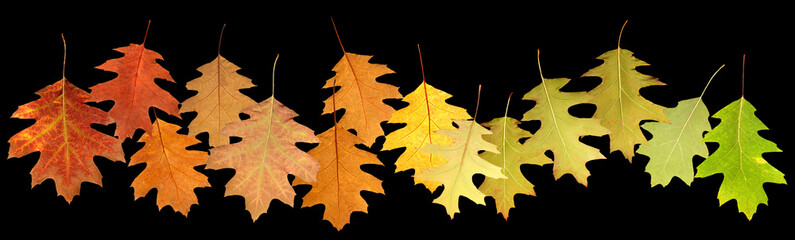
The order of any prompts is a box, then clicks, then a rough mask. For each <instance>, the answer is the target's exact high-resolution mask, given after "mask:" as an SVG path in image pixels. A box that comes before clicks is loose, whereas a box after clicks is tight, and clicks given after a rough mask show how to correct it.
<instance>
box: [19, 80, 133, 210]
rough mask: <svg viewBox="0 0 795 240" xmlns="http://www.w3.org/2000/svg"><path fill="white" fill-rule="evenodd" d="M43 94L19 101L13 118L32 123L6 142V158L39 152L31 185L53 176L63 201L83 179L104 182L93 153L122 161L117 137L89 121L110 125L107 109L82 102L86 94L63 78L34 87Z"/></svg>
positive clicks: (78, 190) (98, 182)
mask: <svg viewBox="0 0 795 240" xmlns="http://www.w3.org/2000/svg"><path fill="white" fill-rule="evenodd" d="M36 94H38V95H39V96H41V98H39V99H38V100H36V101H33V102H30V103H27V104H24V105H22V106H19V109H17V111H15V112H14V114H13V115H11V117H12V118H19V119H35V120H36V123H35V124H33V126H30V127H28V128H26V129H24V130H22V131H21V132H19V133H17V134H15V135H14V136H12V137H11V139H10V140H9V141H8V142H9V143H10V144H11V146H10V148H9V150H8V157H9V158H14V157H16V158H18V157H22V156H25V155H28V154H30V153H32V152H36V151H38V152H41V156H40V158H39V161H38V162H37V163H36V165H35V166H34V167H33V169H32V170H31V172H30V175H31V185H32V186H35V185H38V184H41V183H42V182H43V181H44V180H46V179H48V178H52V179H53V180H55V189H56V191H57V193H58V195H63V196H64V198H66V201H67V202H71V201H72V199H73V198H74V196H76V195H78V194H79V193H80V184H81V183H82V182H91V183H95V184H97V185H100V186H102V176H101V174H100V172H99V169H97V166H96V165H94V161H93V159H94V156H103V157H106V158H108V159H110V160H114V161H124V153H123V151H122V148H121V141H120V140H119V139H117V138H114V137H111V136H108V135H105V134H103V133H101V132H99V131H97V130H94V129H93V128H91V124H92V123H99V124H110V123H112V120H111V118H110V117H109V116H108V113H107V112H104V111H102V110H100V109H98V108H94V107H91V106H88V105H86V104H85V102H86V100H87V99H88V98H89V97H90V96H89V94H88V93H87V92H85V91H83V90H82V89H80V88H78V87H76V86H75V85H73V84H72V83H70V82H69V81H67V80H66V79H65V78H64V79H61V80H60V81H58V82H56V83H54V84H52V85H49V86H47V87H44V88H43V89H41V90H39V91H38V92H36Z"/></svg>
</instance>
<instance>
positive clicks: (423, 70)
mask: <svg viewBox="0 0 795 240" xmlns="http://www.w3.org/2000/svg"><path fill="white" fill-rule="evenodd" d="M417 53H419V55H420V71H422V84H423V85H425V67H424V66H423V65H422V51H420V44H419V43H418V44H417ZM426 94H427V92H426Z"/></svg>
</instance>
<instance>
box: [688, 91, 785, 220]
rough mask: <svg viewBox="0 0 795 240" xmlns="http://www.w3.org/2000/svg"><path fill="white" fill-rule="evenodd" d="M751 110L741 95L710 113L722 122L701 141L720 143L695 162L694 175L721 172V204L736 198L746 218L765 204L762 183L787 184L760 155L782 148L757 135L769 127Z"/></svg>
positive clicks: (780, 173) (779, 172)
mask: <svg viewBox="0 0 795 240" xmlns="http://www.w3.org/2000/svg"><path fill="white" fill-rule="evenodd" d="M754 112H756V108H755V107H754V106H753V105H751V103H749V102H748V101H746V100H745V97H741V98H740V99H738V100H737V101H734V102H732V103H731V104H729V105H728V106H726V107H724V108H723V109H721V110H720V111H718V112H717V113H715V115H713V116H712V117H714V118H718V119H720V120H721V122H720V124H718V126H717V127H715V129H713V130H712V131H710V132H708V133H707V134H706V135H705V136H704V142H715V143H718V144H720V146H719V147H718V149H717V150H716V151H715V152H714V153H712V155H709V157H707V159H705V160H704V162H702V163H701V164H700V165H698V167H697V168H696V170H697V172H696V176H695V177H698V178H703V177H708V176H711V175H714V174H723V183H722V184H721V186H720V190H719V191H718V200H719V201H720V204H721V205H723V204H724V203H726V202H728V201H729V200H732V199H736V200H737V208H738V210H739V211H740V212H741V213H743V214H745V216H746V217H747V218H748V219H749V220H750V219H751V218H752V217H753V215H754V213H756V208H757V206H758V205H759V204H767V195H766V194H765V189H764V188H763V187H762V185H763V184H764V183H768V182H769V183H780V184H787V181H786V180H785V179H784V174H783V173H782V172H781V171H779V170H778V169H776V168H775V167H773V166H772V165H770V163H768V162H767V161H765V159H764V158H763V157H762V153H769V152H781V149H779V148H778V147H777V146H776V144H775V143H774V142H771V141H769V140H767V139H764V138H762V137H761V136H759V134H758V133H757V132H759V131H762V130H767V129H768V128H767V127H766V126H765V125H764V124H763V123H762V121H760V120H759V118H757V117H756V116H755V115H754Z"/></svg>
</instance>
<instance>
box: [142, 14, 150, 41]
mask: <svg viewBox="0 0 795 240" xmlns="http://www.w3.org/2000/svg"><path fill="white" fill-rule="evenodd" d="M150 25H152V20H149V23H147V24H146V33H144V41H143V42H142V43H141V46H143V45H144V44H146V36H149V26H150Z"/></svg>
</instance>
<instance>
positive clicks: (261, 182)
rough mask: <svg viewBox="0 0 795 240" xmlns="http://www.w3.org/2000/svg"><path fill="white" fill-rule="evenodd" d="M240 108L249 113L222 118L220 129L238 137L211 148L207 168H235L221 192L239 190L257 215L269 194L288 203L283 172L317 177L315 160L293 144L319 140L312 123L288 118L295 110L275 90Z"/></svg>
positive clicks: (288, 188) (289, 192)
mask: <svg viewBox="0 0 795 240" xmlns="http://www.w3.org/2000/svg"><path fill="white" fill-rule="evenodd" d="M276 59H277V60H278V56H277V58H276ZM275 64H276V63H275V61H274V70H275ZM242 112H243V113H245V114H247V115H249V116H250V118H249V119H246V120H243V121H235V122H230V123H227V124H226V126H225V127H224V128H223V129H222V130H221V132H220V134H223V135H224V136H238V137H241V140H240V142H237V143H233V144H228V145H221V146H218V147H215V148H213V149H211V150H210V158H209V159H208V160H207V169H221V168H232V169H234V170H235V176H234V177H233V178H232V179H231V180H229V183H227V184H226V196H230V195H240V196H243V197H244V198H245V199H246V209H248V211H249V212H251V215H252V217H253V218H254V220H255V221H256V220H257V218H259V216H260V215H262V214H263V213H265V212H266V211H267V210H268V207H269V206H270V202H271V200H273V199H279V200H280V201H282V202H284V203H286V204H287V205H291V206H292V205H293V199H294V198H295V191H294V190H293V187H292V185H290V182H289V181H288V179H287V175H288V174H292V175H294V176H295V177H297V178H300V179H304V180H306V181H309V182H314V181H315V180H316V177H315V176H316V175H317V171H318V169H319V168H320V164H319V163H318V162H317V161H316V160H315V159H314V158H312V156H311V155H309V154H307V153H306V152H304V151H302V150H301V149H299V148H298V147H296V146H295V144H296V143H297V142H305V143H317V142H319V141H320V140H319V139H318V138H317V137H315V134H314V131H312V129H309V128H308V127H306V126H304V125H301V124H299V123H297V122H295V121H293V118H295V117H297V116H298V114H297V113H295V112H294V111H293V110H292V109H290V108H288V107H287V106H285V105H284V104H282V103H281V102H279V101H278V100H276V98H275V96H274V95H271V97H270V98H268V99H265V101H262V102H261V103H258V104H255V105H253V106H249V107H247V108H245V109H243V111H242Z"/></svg>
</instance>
